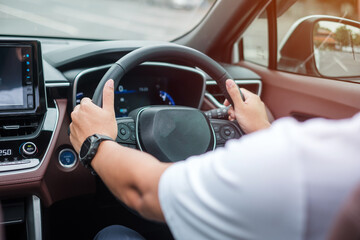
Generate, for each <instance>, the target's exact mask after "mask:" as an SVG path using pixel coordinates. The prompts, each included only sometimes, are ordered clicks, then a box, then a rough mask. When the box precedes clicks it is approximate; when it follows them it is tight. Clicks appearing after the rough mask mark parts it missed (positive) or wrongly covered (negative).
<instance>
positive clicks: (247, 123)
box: [224, 79, 270, 133]
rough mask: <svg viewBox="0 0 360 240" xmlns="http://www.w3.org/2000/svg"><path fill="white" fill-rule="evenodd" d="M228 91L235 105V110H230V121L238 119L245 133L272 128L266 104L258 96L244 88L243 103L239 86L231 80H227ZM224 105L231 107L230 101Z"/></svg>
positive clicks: (226, 101)
mask: <svg viewBox="0 0 360 240" xmlns="http://www.w3.org/2000/svg"><path fill="white" fill-rule="evenodd" d="M226 89H227V91H228V93H229V95H230V97H231V99H232V100H233V102H234V105H235V108H234V107H233V106H232V107H230V108H229V120H230V121H232V120H235V119H236V120H237V121H238V123H239V125H240V127H241V128H242V130H244V132H245V133H252V132H255V131H257V130H261V129H264V128H268V127H270V122H269V120H268V117H267V114H266V110H265V104H264V103H263V102H262V101H261V99H260V97H259V96H258V95H256V94H253V93H252V92H249V91H248V90H246V89H244V88H242V89H241V92H242V93H243V95H244V97H245V101H243V100H242V99H241V96H240V92H239V89H238V86H237V85H236V83H235V82H234V81H233V80H231V79H228V80H226ZM224 105H225V106H229V105H230V103H229V101H228V100H225V102H224Z"/></svg>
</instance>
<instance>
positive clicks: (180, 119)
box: [93, 44, 242, 162]
mask: <svg viewBox="0 0 360 240" xmlns="http://www.w3.org/2000/svg"><path fill="white" fill-rule="evenodd" d="M164 58H165V59H167V60H169V58H170V59H175V60H179V59H180V60H182V61H184V62H186V63H188V64H191V65H193V66H195V67H199V68H200V69H202V70H203V71H205V72H206V73H207V74H208V75H210V77H212V78H213V79H214V80H215V81H216V82H217V84H218V86H219V88H220V89H221V91H222V92H223V94H224V95H225V97H226V98H227V99H228V101H229V102H230V103H231V104H233V101H232V100H231V98H230V96H229V94H228V93H227V90H226V84H225V82H226V80H227V79H229V78H230V79H231V76H230V74H229V73H228V72H227V71H226V70H225V69H224V68H223V67H222V66H221V65H220V64H218V63H217V62H215V61H214V60H213V59H211V58H210V57H208V56H206V55H205V54H203V53H201V52H199V51H197V50H195V49H192V48H189V47H184V46H180V45H176V44H165V45H154V46H148V47H143V48H139V49H136V50H134V51H132V52H130V53H129V54H127V55H125V56H124V57H122V58H121V59H119V60H118V61H117V62H116V63H114V64H113V65H112V66H111V67H110V69H109V70H108V71H107V72H106V73H105V75H104V76H103V78H102V79H101V80H100V82H99V84H98V86H97V88H96V90H95V92H94V95H93V102H94V103H95V104H97V105H98V106H100V107H101V106H102V90H103V87H104V85H105V83H106V81H108V80H109V79H113V80H114V86H118V85H119V84H120V81H121V79H122V78H123V76H124V75H125V74H126V73H127V72H129V71H130V70H132V69H133V68H134V67H136V66H138V65H139V64H141V63H143V62H146V61H159V60H162V59H164ZM239 91H240V90H239ZM240 94H241V91H240ZM241 95H242V94H241ZM142 109H143V110H142ZM129 117H130V118H117V122H118V127H119V132H118V138H117V142H118V143H120V144H122V143H123V144H127V143H129V140H126V139H129V136H130V134H131V136H133V137H132V138H130V142H132V141H134V140H135V139H136V143H137V144H136V145H137V146H138V147H139V148H140V150H142V151H145V152H148V153H150V154H151V155H153V156H155V157H156V158H158V159H159V160H160V161H164V162H176V161H179V160H184V159H186V158H188V157H190V156H193V155H199V154H202V153H205V152H206V151H209V149H214V148H215V146H216V143H217V141H218V140H219V139H218V138H219V137H220V135H221V134H222V138H223V139H229V138H231V137H234V136H235V135H236V133H235V132H237V133H238V134H237V135H238V136H239V137H240V136H241V135H242V132H241V130H240V129H239V128H238V127H236V126H231V125H232V124H233V123H230V122H229V121H228V120H222V121H226V122H229V123H227V124H226V126H225V125H223V123H219V122H217V123H216V124H220V126H222V125H223V128H221V129H222V131H223V132H216V130H214V128H213V126H212V124H211V123H210V121H209V119H208V118H207V117H206V116H205V114H204V113H202V112H201V111H200V110H199V109H195V108H186V107H185V109H184V108H181V107H180V108H179V107H176V106H174V107H166V106H162V107H160V106H148V107H143V108H139V109H136V110H133V111H132V112H131V113H130V115H129ZM129 121H130V122H129ZM131 122H133V123H131ZM134 123H135V126H136V127H135V128H134V127H132V129H133V130H130V132H129V127H130V125H131V124H133V125H132V126H134ZM127 124H128V126H126V125H127ZM129 124H130V125H129ZM120 126H121V127H120ZM130 128H131V127H130ZM217 129H218V130H219V129H220V128H219V127H217ZM236 129H238V130H236ZM119 134H120V135H119ZM121 134H123V135H121ZM133 134H135V135H133ZM220 138H221V137H220ZM189 140H190V141H189ZM220 140H221V139H220ZM219 142H220V141H219ZM130 144H134V142H132V143H130Z"/></svg>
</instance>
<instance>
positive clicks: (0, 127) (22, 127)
mask: <svg viewBox="0 0 360 240" xmlns="http://www.w3.org/2000/svg"><path fill="white" fill-rule="evenodd" d="M41 119H42V117H41V116H36V117H34V116H32V117H17V118H6V119H0V137H18V136H27V135H30V134H33V133H34V132H35V131H36V130H37V129H38V127H39V126H40V122H41Z"/></svg>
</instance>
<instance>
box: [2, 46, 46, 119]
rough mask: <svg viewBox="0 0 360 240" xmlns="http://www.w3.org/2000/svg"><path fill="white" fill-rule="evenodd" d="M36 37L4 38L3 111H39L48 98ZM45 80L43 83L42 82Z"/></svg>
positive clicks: (5, 112)
mask: <svg viewBox="0 0 360 240" xmlns="http://www.w3.org/2000/svg"><path fill="white" fill-rule="evenodd" d="M38 44H39V43H38V42H36V41H29V42H26V41H21V42H20V41H19V42H16V41H11V42H0V115H9V114H10V113H24V114H25V113H36V112H37V111H38V110H39V107H40V108H41V103H43V101H44V99H41V98H43V95H44V93H42V91H44V90H43V87H42V89H41V88H39V87H41V86H42V85H43V82H42V81H43V79H42V72H41V71H39V70H40V68H39V67H41V62H40V63H39V61H38V60H39V51H38V50H39V46H38ZM41 84H42V85H41Z"/></svg>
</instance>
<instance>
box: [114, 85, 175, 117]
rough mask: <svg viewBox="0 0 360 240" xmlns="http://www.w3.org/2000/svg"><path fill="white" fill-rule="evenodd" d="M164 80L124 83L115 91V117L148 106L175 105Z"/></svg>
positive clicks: (124, 115) (123, 115) (126, 114)
mask: <svg viewBox="0 0 360 240" xmlns="http://www.w3.org/2000/svg"><path fill="white" fill-rule="evenodd" d="M167 85H168V80H167V79H166V78H152V79H146V80H138V79H136V80H135V81H125V82H123V83H120V85H119V86H117V88H116V89H115V114H116V117H126V116H128V114H129V112H131V111H132V110H134V109H136V108H139V107H142V106H148V105H175V99H174V98H173V97H172V96H171V93H170V92H169V90H168V86H167Z"/></svg>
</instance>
